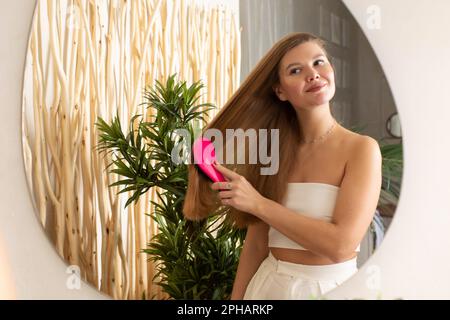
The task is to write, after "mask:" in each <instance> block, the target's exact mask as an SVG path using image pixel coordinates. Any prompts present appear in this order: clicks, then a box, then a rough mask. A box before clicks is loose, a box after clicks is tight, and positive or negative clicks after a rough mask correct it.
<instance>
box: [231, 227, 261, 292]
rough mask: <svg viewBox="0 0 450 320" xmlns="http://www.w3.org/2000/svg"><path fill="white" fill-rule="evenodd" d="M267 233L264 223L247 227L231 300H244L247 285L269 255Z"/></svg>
mask: <svg viewBox="0 0 450 320" xmlns="http://www.w3.org/2000/svg"><path fill="white" fill-rule="evenodd" d="M268 232H269V226H268V225H267V224H265V223H264V222H258V223H254V224H251V225H249V226H248V228H247V235H246V237H245V241H244V246H243V248H242V252H241V256H240V258H239V265H238V269H237V272H236V278H235V280H234V284H233V291H232V293H231V300H242V299H243V298H244V294H245V290H246V289H247V285H248V283H249V282H250V280H251V279H252V277H253V275H254V274H255V272H256V271H257V270H258V267H259V266H260V264H261V262H262V261H263V260H264V259H265V258H266V257H267V255H268V254H269V247H268V238H267V237H268Z"/></svg>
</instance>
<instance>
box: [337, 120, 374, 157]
mask: <svg viewBox="0 0 450 320" xmlns="http://www.w3.org/2000/svg"><path fill="white" fill-rule="evenodd" d="M341 132H342V133H341V137H342V138H341V139H342V141H345V143H343V145H345V149H346V151H347V159H348V160H352V159H353V160H355V159H361V158H362V157H365V158H367V157H373V158H374V160H377V159H381V152H380V145H379V144H378V141H377V140H375V139H374V138H372V137H370V136H366V135H362V134H359V133H356V132H353V131H351V130H348V129H346V128H343V127H342V130H341Z"/></svg>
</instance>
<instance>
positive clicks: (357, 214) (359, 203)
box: [253, 137, 382, 262]
mask: <svg viewBox="0 0 450 320" xmlns="http://www.w3.org/2000/svg"><path fill="white" fill-rule="evenodd" d="M381 161H382V158H381V153H380V149H379V146H378V143H377V142H376V140H374V139H372V138H368V137H366V138H363V139H362V140H361V142H360V143H358V144H357V146H356V147H355V149H354V151H353V153H352V157H351V159H350V160H349V161H348V163H347V166H346V173H345V176H344V179H343V181H342V185H341V188H340V191H339V194H338V198H337V200H336V207H335V209H334V212H333V219H332V221H331V222H328V221H323V220H318V219H314V218H310V217H307V216H305V215H302V214H298V213H296V212H294V211H292V210H290V209H288V208H286V207H284V206H282V205H280V204H278V203H276V202H274V201H271V200H269V199H264V200H263V201H262V202H261V203H260V204H259V206H258V208H257V209H256V210H255V212H254V213H253V214H255V215H256V216H257V217H258V218H260V219H261V220H262V221H264V222H266V223H267V224H268V225H270V226H272V227H273V228H275V229H277V230H278V231H280V232H281V233H283V234H284V235H286V236H287V237H288V238H290V239H292V240H293V241H295V242H297V243H299V244H301V245H302V246H303V247H305V248H306V249H308V250H310V251H312V252H314V253H316V254H319V255H323V256H325V257H327V258H329V259H331V260H333V261H335V262H341V261H345V260H346V259H348V258H349V257H350V256H351V255H352V254H353V252H354V251H355V249H356V247H357V246H358V244H359V243H360V242H361V240H362V238H363V237H364V234H365V233H366V231H367V229H368V227H369V225H370V222H371V220H372V218H373V215H374V213H375V210H376V207H377V203H378V198H379V194H380V189H381Z"/></svg>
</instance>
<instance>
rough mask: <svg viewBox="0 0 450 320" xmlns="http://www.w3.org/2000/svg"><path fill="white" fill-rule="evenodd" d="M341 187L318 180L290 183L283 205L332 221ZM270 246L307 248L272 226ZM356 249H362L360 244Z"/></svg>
mask: <svg viewBox="0 0 450 320" xmlns="http://www.w3.org/2000/svg"><path fill="white" fill-rule="evenodd" d="M339 189H340V188H339V187H337V186H333V185H331V184H325V183H317V182H294V183H288V189H287V194H286V199H285V201H284V203H283V205H284V206H285V207H287V208H289V209H291V210H294V211H297V212H299V213H301V214H302V215H304V216H307V217H311V218H315V219H320V220H325V221H331V218H332V216H333V211H334V207H335V205H336V199H337V195H338V192H339ZM269 247H276V248H287V249H297V250H307V249H305V248H304V247H302V246H301V245H299V244H298V243H296V242H295V241H293V240H291V239H289V238H288V237H286V236H285V235H284V234H282V233H281V232H279V231H278V230H276V229H274V228H272V227H270V228H269ZM356 251H360V245H359V246H358V248H357V249H356Z"/></svg>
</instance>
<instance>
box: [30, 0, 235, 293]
mask: <svg viewBox="0 0 450 320" xmlns="http://www.w3.org/2000/svg"><path fill="white" fill-rule="evenodd" d="M224 2H225V3H226V1H224ZM240 50H241V49H240V31H239V28H238V17H237V12H236V10H234V9H233V8H230V6H227V5H220V6H219V5H211V4H210V3H208V1H207V0H203V1H201V0H195V1H189V0H133V1H126V0H111V1H101V0H40V1H38V3H37V7H36V12H35V19H34V23H33V28H32V32H31V37H30V43H29V52H28V63H27V66H28V67H27V69H26V72H25V90H24V111H23V135H24V156H25V164H26V166H27V168H26V169H27V178H28V180H29V184H30V189H31V193H32V196H33V198H34V199H33V200H34V202H35V205H36V209H37V211H38V216H39V219H40V221H41V223H42V225H43V226H44V228H45V230H46V232H47V234H48V236H49V238H50V239H51V240H52V241H53V242H54V244H55V247H56V250H57V251H58V253H59V254H60V255H61V256H62V257H63V258H64V259H65V260H66V261H68V263H69V264H70V265H74V266H78V267H79V269H80V272H81V276H82V278H83V279H86V280H87V281H88V282H90V283H91V284H93V285H94V286H95V287H97V288H99V289H100V290H101V291H103V292H104V293H106V294H109V295H111V296H112V297H114V298H115V299H142V297H145V298H146V299H162V298H164V294H163V293H162V292H161V290H160V288H159V287H158V286H156V285H153V283H152V278H153V274H154V266H153V265H152V263H151V262H148V261H147V257H146V255H145V254H143V253H140V252H141V249H144V248H146V246H147V243H148V242H149V241H150V238H151V237H152V236H153V235H154V234H155V233H157V232H158V226H157V225H155V223H154V221H151V220H150V219H149V218H148V216H146V215H145V213H149V212H151V211H152V210H153V207H152V205H151V204H150V200H154V201H157V198H156V193H155V191H156V190H151V191H150V192H149V193H148V194H147V195H146V196H145V197H142V198H141V199H140V201H139V202H138V203H137V204H136V205H132V206H130V207H129V208H127V209H124V204H125V201H124V200H125V198H124V197H122V196H120V197H119V196H117V192H118V191H119V190H118V189H117V187H113V188H110V187H108V186H109V185H110V184H112V183H113V182H115V181H117V178H118V177H117V176H115V175H113V174H109V173H108V172H107V170H106V166H107V164H108V163H109V161H110V160H111V159H108V158H107V157H105V155H104V154H101V155H100V154H99V153H98V152H97V151H95V150H94V149H95V147H96V145H97V143H98V140H97V134H98V133H97V130H96V127H95V122H96V119H97V117H102V118H103V119H105V120H106V121H110V120H111V119H112V117H113V116H114V115H116V114H119V117H120V120H121V123H122V124H127V123H129V120H130V119H131V117H132V116H133V115H135V114H137V113H140V114H144V116H149V115H146V114H145V112H146V110H143V109H142V107H139V105H140V103H141V102H142V100H141V98H142V95H143V88H145V87H146V86H148V85H152V84H153V83H154V82H155V80H159V81H165V80H166V78H167V77H168V76H169V75H171V74H173V73H177V74H178V75H179V78H180V79H182V80H186V81H187V82H188V83H192V82H194V81H199V80H202V82H203V83H204V84H205V85H206V88H205V89H204V91H203V92H201V93H202V94H203V96H202V98H201V100H200V103H204V102H211V103H213V104H216V105H217V106H219V107H220V106H223V105H224V104H225V102H226V101H227V99H228V98H229V97H231V95H232V93H233V92H234V91H235V90H236V89H237V88H238V86H239V81H240V77H239V74H240ZM205 93H206V94H205ZM216 112H217V111H216ZM213 116H214V114H210V117H213ZM125 130H126V128H125Z"/></svg>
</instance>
